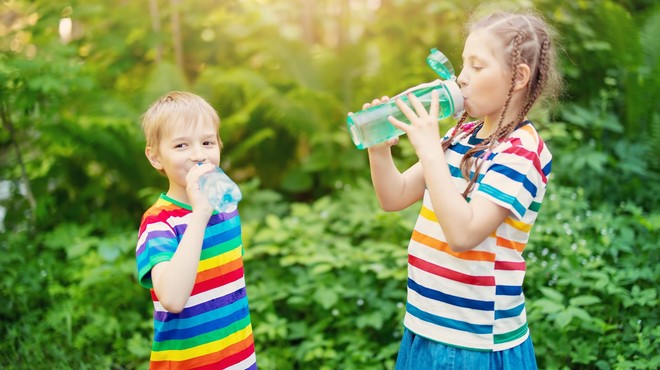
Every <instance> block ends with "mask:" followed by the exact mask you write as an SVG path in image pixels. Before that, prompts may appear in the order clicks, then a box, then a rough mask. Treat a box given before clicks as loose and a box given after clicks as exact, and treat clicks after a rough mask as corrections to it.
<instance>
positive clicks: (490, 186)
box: [404, 121, 552, 351]
mask: <svg viewBox="0 0 660 370" xmlns="http://www.w3.org/2000/svg"><path fill="white" fill-rule="evenodd" d="M450 134H451V130H450V132H448V133H447V136H449V135H450ZM447 136H446V137H447ZM480 141H481V140H480V139H477V138H476V133H473V134H472V135H469V136H467V137H465V138H463V139H461V140H459V142H458V143H456V144H455V145H452V146H451V147H450V148H449V149H447V150H446V151H445V156H446V158H447V163H448V165H449V169H450V172H451V174H452V177H453V182H454V185H455V186H456V191H458V192H459V193H462V192H463V191H464V190H465V188H466V186H467V184H468V182H467V181H466V180H465V179H464V178H463V176H462V175H461V170H460V162H461V159H462V157H463V155H464V154H465V153H466V152H467V151H468V150H469V149H470V148H472V147H474V145H476V144H477V143H479V142H480ZM484 161H485V162H484V163H483V165H482V167H481V170H480V175H479V177H478V180H477V183H476V185H475V187H474V189H473V190H472V191H471V193H470V194H469V195H468V199H470V198H471V197H474V196H476V195H478V196H482V197H486V198H487V199H489V200H490V201H492V202H494V203H495V204H497V205H499V206H502V207H505V208H507V209H509V210H510V213H509V216H508V217H507V218H506V220H505V221H504V222H503V223H502V224H501V225H500V226H499V227H498V228H497V229H496V230H495V231H494V232H493V233H492V234H491V235H490V236H489V237H487V238H486V239H485V240H484V241H483V242H481V244H479V245H478V246H477V247H475V248H474V249H471V250H469V251H466V252H460V253H458V252H454V251H452V250H451V248H449V246H448V245H447V240H446V238H445V235H444V233H443V231H442V228H441V227H440V224H439V223H438V219H437V217H436V213H438V214H439V212H451V210H438V211H435V210H434V209H433V205H432V204H431V197H430V195H429V192H428V189H427V190H426V191H425V193H424V198H423V204H422V209H421V212H420V214H419V217H418V219H417V222H416V224H415V228H414V231H413V235H412V237H411V240H410V243H409V245H408V298H407V305H406V315H405V318H404V325H405V326H406V328H408V329H409V330H411V331H412V332H414V333H416V334H417V335H420V336H423V337H426V338H428V339H430V340H434V341H437V342H441V343H444V344H447V345H451V346H456V347H461V348H467V349H471V350H479V351H501V350H506V349H509V348H513V347H515V346H517V345H518V344H520V343H522V342H523V341H524V340H525V339H527V337H528V336H529V330H528V328H527V316H526V314H525V297H524V295H523V291H522V284H523V278H524V276H525V260H524V258H523V256H522V252H523V249H525V245H526V244H527V241H528V239H529V234H530V230H531V228H532V225H533V224H534V221H535V220H536V216H537V214H538V211H539V208H540V206H541V202H542V201H543V196H544V194H545V190H546V185H547V180H548V175H549V173H550V168H551V163H552V155H551V154H550V151H549V150H548V148H547V147H546V146H545V144H544V143H543V141H542V140H541V138H540V137H539V135H538V133H537V131H536V129H535V128H534V126H533V125H532V124H531V122H529V121H526V122H525V123H524V124H523V125H522V126H520V127H518V128H517V129H516V130H515V131H514V132H513V133H512V134H511V135H510V136H509V137H508V138H507V139H505V140H503V141H502V142H500V143H499V144H498V145H497V146H496V147H495V148H494V149H493V150H492V151H491V152H489V153H488V154H487V155H485V156H484ZM472 171H474V166H473V167H472Z"/></svg>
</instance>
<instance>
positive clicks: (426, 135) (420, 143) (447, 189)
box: [390, 91, 509, 252]
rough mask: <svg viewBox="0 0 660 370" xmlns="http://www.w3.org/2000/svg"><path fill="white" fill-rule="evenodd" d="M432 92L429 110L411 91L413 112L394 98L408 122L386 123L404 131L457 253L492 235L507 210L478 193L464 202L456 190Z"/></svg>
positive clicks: (450, 242)
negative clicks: (439, 128) (442, 141)
mask: <svg viewBox="0 0 660 370" xmlns="http://www.w3.org/2000/svg"><path fill="white" fill-rule="evenodd" d="M432 94H433V97H432V98H431V102H432V103H431V108H430V110H429V112H426V110H425V109H424V106H423V105H422V104H421V103H420V102H419V101H418V100H417V98H416V97H415V96H414V95H412V94H411V95H409V96H408V99H409V100H410V102H411V103H412V105H413V107H414V108H415V111H416V113H415V112H413V111H412V110H411V109H410V108H408V106H406V105H405V104H404V103H403V102H401V101H397V106H398V107H399V109H401V111H402V112H403V113H404V114H405V115H406V117H407V118H408V119H409V120H410V122H411V124H410V125H407V124H405V123H403V122H401V121H399V120H397V119H395V118H393V117H390V123H392V124H393V125H394V126H396V127H397V128H399V129H401V130H403V131H404V132H406V133H407V134H408V138H409V139H410V141H411V142H412V144H413V146H414V147H415V151H416V153H417V156H418V157H419V160H420V163H421V167H422V172H423V177H424V179H425V182H426V187H427V188H428V189H429V194H430V196H431V203H432V204H433V209H434V210H435V214H436V217H437V218H438V223H440V227H441V228H442V231H443V232H444V234H445V237H446V238H447V243H448V244H449V246H450V247H451V248H452V249H453V250H455V251H457V252H460V251H466V250H469V249H472V248H474V247H476V246H477V245H479V244H480V243H481V242H482V241H484V240H485V239H486V238H487V237H488V236H489V235H490V234H492V233H493V232H494V231H495V229H497V227H498V226H499V225H500V224H502V222H504V220H505V219H506V217H507V216H508V214H509V210H508V209H506V208H504V207H500V206H499V205H497V204H495V203H493V202H491V201H489V200H487V199H486V198H484V197H480V196H478V195H476V196H475V197H474V198H472V200H471V201H470V202H469V203H468V202H467V201H466V200H465V199H464V198H463V196H462V195H461V194H460V193H459V192H458V191H457V190H456V187H455V186H454V184H453V181H452V176H451V173H450V172H449V166H448V164H447V161H446V159H445V155H444V152H443V151H442V144H441V140H440V133H439V131H438V124H437V122H438V92H437V91H433V93H432Z"/></svg>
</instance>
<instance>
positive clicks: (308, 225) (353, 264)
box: [246, 183, 416, 369]
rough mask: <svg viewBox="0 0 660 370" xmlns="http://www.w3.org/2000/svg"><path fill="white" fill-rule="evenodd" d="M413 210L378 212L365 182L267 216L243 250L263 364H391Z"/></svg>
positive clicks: (383, 366)
mask: <svg viewBox="0 0 660 370" xmlns="http://www.w3.org/2000/svg"><path fill="white" fill-rule="evenodd" d="M255 206H256V204H255ZM247 207H248V208H249V207H250V206H249V205H247ZM414 208H415V207H413V209H410V210H408V211H406V212H404V213H401V214H396V213H384V212H382V211H378V210H377V204H376V202H375V198H374V196H373V194H372V190H371V189H370V188H369V185H365V184H363V183H362V184H360V185H359V186H358V187H357V188H349V187H345V188H343V189H341V191H339V192H338V193H337V194H336V195H335V196H327V197H322V198H320V199H318V200H316V201H315V202H313V203H312V204H304V203H294V204H292V205H291V208H290V210H288V212H287V214H286V215H285V216H284V217H278V216H276V215H273V214H267V215H266V216H265V218H264V221H263V224H262V225H260V226H259V227H258V231H256V233H255V234H254V236H253V237H252V238H250V240H251V241H250V243H249V246H248V249H247V252H246V256H247V258H246V274H247V281H248V284H249V288H248V294H249V297H250V308H251V312H252V318H253V324H254V328H255V340H256V342H257V343H256V347H257V351H258V357H259V362H260V366H263V367H265V368H273V369H275V368H277V369H289V368H291V369H306V368H311V367H315V368H319V369H339V368H345V369H391V368H392V367H393V366H394V359H395V354H396V352H397V350H398V340H399V338H400V336H401V330H402V326H401V321H402V314H403V311H404V310H403V307H404V305H405V291H406V289H405V281H406V261H407V258H406V253H407V248H406V246H407V239H408V237H409V234H410V229H411V227H412V225H413V223H414V216H415V214H414V212H416V210H415V209H414Z"/></svg>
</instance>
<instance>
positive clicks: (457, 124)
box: [442, 112, 468, 151]
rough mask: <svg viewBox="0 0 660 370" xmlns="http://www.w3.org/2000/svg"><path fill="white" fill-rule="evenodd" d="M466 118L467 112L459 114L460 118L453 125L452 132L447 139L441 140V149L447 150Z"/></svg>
mask: <svg viewBox="0 0 660 370" xmlns="http://www.w3.org/2000/svg"><path fill="white" fill-rule="evenodd" d="M467 118H468V114H467V112H463V114H462V115H461V119H459V120H458V122H457V123H456V126H454V132H452V133H451V136H450V137H448V138H447V140H445V141H443V142H442V151H445V150H447V149H448V148H449V147H450V146H451V143H452V141H454V138H456V136H458V134H459V133H460V132H461V127H462V126H463V123H465V121H466V120H467Z"/></svg>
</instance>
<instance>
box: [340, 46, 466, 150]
mask: <svg viewBox="0 0 660 370" xmlns="http://www.w3.org/2000/svg"><path fill="white" fill-rule="evenodd" d="M426 62H427V63H428V64H429V66H430V67H431V68H432V69H433V70H434V71H435V72H436V73H438V75H440V77H442V78H443V79H446V81H442V82H441V83H440V84H439V85H435V86H422V87H419V88H417V89H413V90H411V91H409V92H410V93H412V94H413V95H415V96H416V97H417V99H418V100H419V101H420V102H421V103H422V104H423V105H424V108H425V109H426V110H428V109H429V107H430V106H431V92H432V91H433V90H438V92H439V94H438V95H439V111H438V119H442V118H445V117H448V116H450V115H452V114H454V113H456V112H459V111H461V110H463V95H462V94H461V89H460V88H459V87H458V84H456V82H455V81H454V80H455V78H454V68H453V67H452V65H451V63H450V62H449V60H448V59H447V57H446V56H445V55H444V54H442V53H441V52H439V51H438V50H437V49H431V54H430V55H429V56H428V57H427V58H426ZM401 100H403V102H404V103H406V105H408V106H409V107H410V106H411V105H410V103H409V101H408V97H407V96H406V95H403V96H401ZM388 116H394V117H395V118H396V119H398V120H400V121H403V122H406V123H410V122H409V121H408V119H407V118H406V117H405V116H404V115H403V113H402V112H401V110H399V108H398V107H397V106H396V104H395V99H391V100H390V101H388V102H387V103H383V104H379V105H376V106H373V107H370V108H367V109H365V110H362V111H359V112H356V113H350V114H349V115H348V118H347V125H348V132H349V133H350V135H351V139H352V140H353V143H354V144H355V146H356V147H357V148H358V149H365V148H368V147H370V146H373V145H376V144H378V143H382V142H384V141H387V140H389V139H392V138H395V137H397V136H400V135H402V134H404V132H403V131H401V130H399V129H397V128H396V127H394V126H392V124H391V123H390V122H389V121H388V120H387V117H388Z"/></svg>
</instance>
